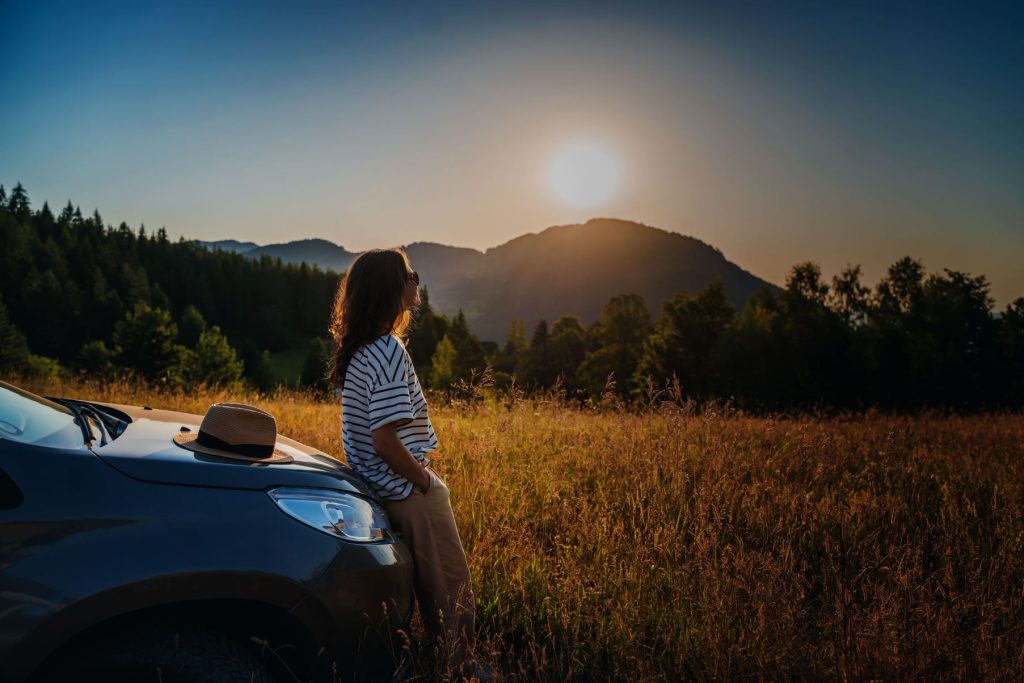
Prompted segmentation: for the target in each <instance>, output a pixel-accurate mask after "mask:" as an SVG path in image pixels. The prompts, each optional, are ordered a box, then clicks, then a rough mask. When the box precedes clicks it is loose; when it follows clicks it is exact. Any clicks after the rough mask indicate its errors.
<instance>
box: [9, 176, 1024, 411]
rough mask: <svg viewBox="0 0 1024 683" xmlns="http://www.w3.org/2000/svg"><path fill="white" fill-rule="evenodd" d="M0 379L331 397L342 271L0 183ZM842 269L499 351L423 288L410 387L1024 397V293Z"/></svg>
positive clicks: (738, 397) (683, 302)
mask: <svg viewBox="0 0 1024 683" xmlns="http://www.w3.org/2000/svg"><path fill="white" fill-rule="evenodd" d="M0 240H2V244H3V249H2V250H0V373H4V374H7V373H12V374H20V375H53V374H56V373H58V372H77V371H80V372H86V373H88V374H90V375H91V376H95V377H100V378H111V377H115V376H122V375H128V376H136V377H140V378H144V379H146V380H148V381H152V382H161V383H165V384H169V385H171V386H189V385H194V384H199V383H205V384H208V385H211V386H231V385H234V384H236V383H238V382H242V381H246V382H249V383H250V384H252V385H255V386H257V387H260V388H264V389H268V388H271V387H272V386H273V385H274V384H275V383H276V382H278V381H280V379H279V378H280V368H279V367H278V365H280V364H281V363H283V362H284V361H282V360H280V358H281V357H287V358H288V359H290V360H288V363H290V366H291V367H293V368H294V370H293V373H294V374H293V375H292V376H293V377H294V378H295V380H294V381H297V384H298V385H300V386H306V387H310V388H312V389H314V390H315V391H316V392H317V393H319V394H320V395H323V396H329V394H330V388H329V387H328V386H327V385H326V382H325V381H324V375H325V372H326V363H327V359H328V356H329V354H330V347H329V344H328V341H327V340H326V339H325V338H324V334H325V332H326V329H327V319H328V314H329V311H330V309H331V303H332V301H333V297H334V293H335V290H336V288H337V285H338V278H339V276H338V274H336V273H332V272H322V271H320V270H317V269H316V268H309V267H307V266H304V265H303V266H290V265H284V264H282V263H281V262H280V261H275V260H271V259H269V258H264V259H262V260H260V261H253V260H248V259H245V258H243V257H241V256H238V255H236V254H232V253H229V252H211V251H207V250H206V249H203V248H201V247H199V246H196V245H194V244H192V243H189V242H185V241H179V242H176V243H173V242H170V241H169V240H168V239H167V235H166V232H165V231H164V230H162V229H160V230H157V231H155V232H153V231H150V232H148V233H147V232H146V231H144V229H142V228H140V229H139V231H138V232H135V231H133V230H132V229H131V228H129V227H128V226H127V225H125V224H124V223H122V224H121V225H120V226H118V227H117V228H114V227H112V226H106V225H104V223H103V219H102V218H101V216H100V215H99V213H98V212H93V214H92V215H91V216H89V217H83V215H82V212H81V211H80V210H79V209H78V208H77V207H75V206H73V205H72V204H71V202H68V204H67V205H66V206H65V207H64V208H63V209H62V210H61V211H60V212H59V214H57V215H54V214H53V212H52V211H50V208H49V206H48V205H47V204H45V203H44V204H43V206H42V208H40V209H39V210H38V211H34V210H33V209H32V205H31V202H30V200H29V197H28V194H27V192H26V191H25V189H24V187H22V186H21V185H20V184H17V185H16V186H15V187H14V189H13V190H12V191H11V192H10V193H9V194H8V193H7V191H6V190H5V189H4V188H3V187H2V186H0ZM860 278H861V269H860V266H853V265H851V266H847V267H846V268H844V269H843V270H842V271H841V272H840V273H839V274H836V275H835V276H833V277H832V279H831V281H830V282H828V281H826V279H825V278H824V277H823V275H822V273H821V269H820V268H819V267H818V266H817V265H816V264H814V263H801V264H798V265H796V266H795V267H794V268H793V270H792V272H791V273H790V275H789V277H788V278H787V282H786V287H785V288H784V289H783V290H768V289H766V290H763V291H761V292H759V293H757V294H755V295H754V296H753V297H752V298H751V299H750V300H749V301H748V302H747V305H746V306H745V308H744V309H743V310H742V311H735V310H733V308H732V306H731V305H730V304H729V301H728V299H727V298H726V295H725V289H724V287H723V286H722V284H721V283H720V282H718V281H715V282H712V283H710V284H709V285H707V286H706V287H705V288H704V289H703V290H702V291H699V292H693V293H687V292H680V293H678V294H676V295H675V296H674V297H672V298H671V299H669V300H668V301H665V302H663V303H662V306H661V310H660V314H659V316H658V318H657V320H652V319H651V315H650V311H649V310H648V308H647V304H646V302H645V301H644V299H643V298H642V297H640V296H639V295H637V294H630V293H626V294H622V295H619V296H615V297H612V298H611V300H609V302H608V304H607V305H606V306H605V308H604V310H603V311H602V312H601V315H600V317H599V318H598V320H596V321H595V322H594V323H593V324H592V325H590V326H589V327H588V326H587V325H585V324H584V323H583V322H581V321H580V320H578V319H577V318H575V317H573V316H564V317H562V318H559V319H558V320H556V321H554V323H553V324H549V322H548V321H545V320H542V321H539V322H538V323H537V324H536V325H535V326H534V328H533V329H532V330H531V331H530V332H529V334H528V332H527V329H526V326H525V325H524V323H523V321H521V320H519V321H512V322H511V325H510V328H509V332H508V337H507V339H506V340H505V342H504V344H503V345H501V346H500V347H499V346H497V345H494V344H486V343H482V342H481V341H480V340H479V339H478V338H477V337H476V336H475V335H474V334H473V333H472V332H471V330H470V329H469V327H468V325H467V323H466V317H465V316H464V315H463V313H462V312H461V311H459V312H458V313H457V314H456V315H455V316H453V317H452V318H449V317H448V316H446V315H444V314H443V313H440V312H437V311H435V310H434V309H433V307H432V306H431V303H430V298H429V294H428V292H427V291H426V289H424V290H423V291H422V297H421V298H422V304H421V306H420V307H419V309H418V310H417V311H416V314H415V316H414V322H413V326H412V327H411V329H410V332H409V337H408V349H409V353H410V354H411V356H412V358H413V361H414V363H415V366H416V369H417V372H418V373H419V376H420V379H421V381H422V382H423V384H424V385H425V386H429V387H434V388H438V389H446V388H449V387H451V386H453V385H456V384H458V383H459V382H464V381H470V380H473V379H474V378H479V377H480V374H481V373H482V371H483V370H484V368H486V367H488V366H490V367H491V369H492V370H493V377H494V378H495V381H496V382H497V383H498V385H499V386H508V385H509V384H511V382H512V381H513V378H514V379H515V381H516V382H517V383H518V385H519V386H520V387H523V388H525V389H526V390H538V389H541V390H543V389H549V388H552V387H554V386H560V387H561V388H562V389H564V390H566V391H567V393H568V395H570V396H575V397H579V398H581V399H585V398H588V397H598V396H600V395H601V394H602V393H604V392H606V391H608V390H612V391H614V392H616V393H618V394H619V395H620V396H622V397H624V398H629V397H635V396H641V395H643V394H644V392H645V391H646V389H647V387H648V386H649V383H653V384H654V385H655V386H656V387H659V388H660V387H664V386H666V384H667V383H668V382H670V381H672V380H673V378H674V379H675V380H676V381H677V382H678V386H679V387H680V388H681V390H682V392H683V394H684V395H685V396H686V397H688V398H692V399H694V400H696V401H706V400H712V399H727V398H728V399H732V400H734V401H735V402H736V403H738V404H739V405H741V406H744V407H747V408H750V409H754V410H757V409H772V410H774V409H787V408H814V407H829V408H832V407H836V408H861V409H862V408H866V407H869V406H880V407H882V408H886V409H913V408H918V407H922V406H940V407H950V408H957V409H977V408H986V407H1000V406H1015V407H1020V406H1022V405H1024V297H1022V298H1019V299H1017V300H1016V301H1014V302H1012V303H1011V304H1010V305H1009V306H1007V307H1006V309H1005V311H1002V312H995V311H993V301H992V298H991V296H990V295H989V284H988V282H987V280H986V279H985V277H984V276H977V277H972V276H970V275H968V274H966V273H962V272H958V271H954V270H944V271H942V272H941V273H929V272H927V270H926V269H925V267H924V264H923V263H921V262H920V261H919V260H915V259H913V258H910V257H905V258H902V259H900V260H898V261H897V262H896V263H894V264H893V265H892V266H891V267H890V268H889V269H888V271H887V273H886V274H885V276H884V277H883V278H882V279H881V280H880V281H879V282H878V284H877V285H876V286H875V288H874V289H871V288H869V287H867V286H865V285H863V284H862V283H861V281H860Z"/></svg>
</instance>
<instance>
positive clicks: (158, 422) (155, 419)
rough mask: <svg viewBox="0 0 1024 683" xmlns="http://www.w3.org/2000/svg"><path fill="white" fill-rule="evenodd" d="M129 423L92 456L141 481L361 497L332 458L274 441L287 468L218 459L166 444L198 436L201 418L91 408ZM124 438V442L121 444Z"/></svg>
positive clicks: (289, 442) (125, 408)
mask: <svg viewBox="0 0 1024 683" xmlns="http://www.w3.org/2000/svg"><path fill="white" fill-rule="evenodd" d="M93 404H94V405H98V406H108V407H111V408H114V409H116V410H119V411H121V412H124V413H126V414H127V415H129V416H130V417H131V418H132V423H131V424H130V425H128V428H127V429H126V430H125V433H124V434H123V435H122V436H121V437H118V438H117V439H114V440H113V441H111V442H109V443H108V444H107V445H105V446H99V445H98V444H94V445H93V451H94V452H95V453H96V455H98V456H99V457H101V458H103V460H104V461H105V462H107V463H108V464H109V465H111V466H113V467H115V468H117V469H118V470H120V471H121V472H124V473H125V474H127V475H128V476H130V477H133V478H135V479H140V480H143V481H154V482H161V483H168V484H171V483H173V484H185V485H189V486H216V487H224V488H245V489H265V488H268V487H271V486H311V487H321V488H333V489H336V490H340V491H348V492H351V493H362V494H364V495H365V493H366V492H365V489H364V488H362V487H360V486H359V479H358V477H357V476H356V475H355V474H353V473H352V471H351V470H349V469H348V468H347V467H345V465H343V464H342V463H341V462H340V461H338V460H337V459H336V458H332V457H331V456H329V455H327V454H325V453H322V452H320V451H318V450H316V449H314V448H310V447H309V446H306V445H304V444H301V443H299V442H298V441H294V440H292V439H289V438H287V437H284V436H281V435H278V437H277V448H278V449H280V450H282V451H284V452H285V453H287V454H288V455H290V456H292V458H294V460H293V462H289V463H258V462H252V463H249V462H244V461H242V460H232V459H228V458H218V457H216V456H213V455H206V454H204V453H197V452H195V451H191V450H189V449H187V448H182V447H181V446H178V445H177V444H176V443H174V442H173V441H172V440H171V438H172V437H173V436H174V435H175V434H180V433H181V432H182V427H185V428H186V429H189V430H191V431H193V432H198V431H199V425H200V424H201V423H202V421H203V417H202V416H201V415H193V414H190V413H179V412H175V411H171V410H153V409H148V408H144V407H138V406H126V405H120V404H116V403H100V402H93ZM125 437H128V438H125Z"/></svg>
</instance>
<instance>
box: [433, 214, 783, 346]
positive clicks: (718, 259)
mask: <svg viewBox="0 0 1024 683" xmlns="http://www.w3.org/2000/svg"><path fill="white" fill-rule="evenodd" d="M414 265H415V264H414ZM716 277H717V278H719V279H721V280H722V283H723V284H724V285H725V290H726V293H727V295H728V297H729V300H730V301H731V302H732V304H733V306H735V307H736V308H737V310H742V308H743V307H744V306H745V305H746V302H747V300H748V299H749V298H750V296H751V295H752V294H753V293H754V292H756V291H757V290H759V289H762V288H764V287H770V288H773V287H774V285H771V284H770V283H768V282H766V281H764V280H762V279H760V278H758V277H756V276H755V275H752V274H750V273H748V272H747V271H745V270H743V269H742V268H740V267H739V266H737V265H736V264H734V263H731V262H730V261H727V260H726V258H725V256H723V255H722V252H720V251H719V250H718V249H716V248H714V247H712V246H710V245H708V244H706V243H704V242H702V241H700V240H698V239H696V238H693V237H686V236H683V235H680V234H678V233H673V232H668V231H666V230H660V229H658V228H652V227H649V226H646V225H642V224H640V223H634V222H631V221H623V220H616V219H608V218H597V219H592V220H590V221H587V222H586V223H584V224H582V225H580V224H576V225H560V226H555V227H551V228H548V229H547V230H544V231H542V232H540V233H537V234H533V233H531V234H527V235H523V236H521V237H517V238H516V239H513V240H511V241H510V242H507V243H505V244H503V245H501V246H499V247H494V248H493V249H488V250H487V252H485V253H484V254H483V255H482V258H481V259H479V261H478V267H477V268H475V269H472V270H470V271H467V272H465V273H464V274H463V275H462V276H461V277H459V278H458V279H457V280H456V281H455V282H454V283H451V284H447V286H446V287H445V290H444V291H445V293H446V295H450V296H451V300H444V299H441V298H440V297H438V301H437V305H438V307H439V308H440V309H441V310H443V311H445V312H449V311H450V310H452V309H457V308H459V307H461V308H462V309H463V310H464V311H465V312H466V317H467V319H468V320H469V323H470V325H471V326H472V328H473V330H474V331H475V332H476V333H477V334H478V335H480V337H481V338H482V339H491V340H495V341H498V340H503V339H504V338H505V335H506V333H507V331H508V326H509V322H510V321H511V320H515V319H522V320H524V321H525V322H526V328H527V331H530V330H531V328H532V327H533V326H534V325H536V323H537V322H538V321H539V320H541V319H545V320H547V321H548V322H549V323H551V322H553V321H554V320H555V319H557V318H558V317H559V316H561V315H564V314H572V315H576V316H578V317H579V318H580V319H581V320H582V321H583V323H584V324H586V325H589V324H591V323H593V322H594V321H595V320H596V319H597V317H598V315H599V314H600V312H601V308H602V307H603V306H604V305H605V303H607V302H608V299H610V298H611V297H612V296H614V295H616V294H624V293H635V294H640V295H641V296H643V297H644V298H645V299H646V300H647V304H648V306H649V307H650V309H651V314H652V316H654V317H657V315H658V314H659V313H660V310H661V302H662V301H664V300H665V299H668V298H670V297H671V296H673V295H674V294H676V292H679V291H686V292H689V293H695V292H697V291H699V290H701V289H703V288H704V286H705V285H707V284H708V283H709V282H710V281H711V280H712V279H714V278H716ZM425 284H426V285H427V286H428V287H430V283H429V282H426V283H425ZM445 298H447V296H446V297H445ZM431 300H432V301H433V297H431Z"/></svg>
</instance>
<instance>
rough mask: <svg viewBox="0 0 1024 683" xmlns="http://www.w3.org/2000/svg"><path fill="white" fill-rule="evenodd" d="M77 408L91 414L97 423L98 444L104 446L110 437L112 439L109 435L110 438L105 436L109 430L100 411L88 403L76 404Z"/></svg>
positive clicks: (108, 433)
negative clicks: (98, 426) (98, 431)
mask: <svg viewBox="0 0 1024 683" xmlns="http://www.w3.org/2000/svg"><path fill="white" fill-rule="evenodd" d="M78 408H79V410H81V411H82V412H83V413H86V414H88V415H91V416H92V418H93V419H94V420H96V422H97V423H99V425H100V445H101V446H106V445H107V442H108V441H109V440H110V439H113V438H114V437H113V436H110V439H108V438H107V436H109V435H110V432H109V430H108V429H107V423H106V422H104V421H103V415H102V414H101V413H100V411H98V410H96V409H95V408H93V407H92V406H91V405H89V404H88V403H85V404H81V405H79V406H78Z"/></svg>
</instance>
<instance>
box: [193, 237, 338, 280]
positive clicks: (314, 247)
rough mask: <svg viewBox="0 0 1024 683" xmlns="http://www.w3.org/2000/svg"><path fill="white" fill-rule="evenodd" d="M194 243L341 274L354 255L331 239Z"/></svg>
mask: <svg viewBox="0 0 1024 683" xmlns="http://www.w3.org/2000/svg"><path fill="white" fill-rule="evenodd" d="M196 242H197V243H198V244H201V245H202V246H204V247H206V248H208V249H219V250H222V251H233V252H235V253H236V254H241V255H243V256H245V257H247V258H251V259H256V260H258V259H259V258H260V257H262V256H269V257H271V258H279V259H281V261H282V262H283V263H294V264H295V265H299V264H300V263H308V264H310V265H315V266H317V267H319V268H320V269H321V270H333V271H335V272H337V273H344V272H345V269H346V268H348V264H350V263H352V259H354V258H355V257H356V256H357V254H354V253H352V252H349V251H346V250H345V249H344V247H340V246H338V245H337V244H335V243H334V242H329V241H328V240H321V239H306V240H296V241H294V242H284V243H282V244H267V245H264V246H260V245H258V244H255V243H253V242H239V241H237V240H220V241H219V242H203V241H202V240H196Z"/></svg>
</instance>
